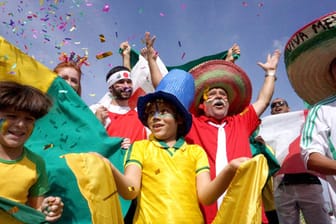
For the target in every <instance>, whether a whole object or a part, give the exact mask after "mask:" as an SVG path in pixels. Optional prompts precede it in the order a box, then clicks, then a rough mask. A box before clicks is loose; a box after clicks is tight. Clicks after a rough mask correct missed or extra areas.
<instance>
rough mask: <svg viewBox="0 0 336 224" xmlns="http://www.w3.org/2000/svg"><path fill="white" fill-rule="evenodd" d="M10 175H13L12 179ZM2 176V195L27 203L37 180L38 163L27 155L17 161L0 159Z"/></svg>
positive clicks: (0, 174)
mask: <svg viewBox="0 0 336 224" xmlns="http://www.w3.org/2000/svg"><path fill="white" fill-rule="evenodd" d="M8 176H11V177H12V178H11V180H10V181H9V180H8ZM0 177H1V178H0V194H1V197H4V198H7V199H10V200H13V201H16V202H20V203H22V204H25V203H26V202H27V200H28V195H29V190H30V188H31V187H32V186H33V185H34V184H35V183H36V181H37V171H36V164H35V163H33V162H32V161H31V160H29V159H28V158H27V157H26V156H24V157H23V158H22V159H21V160H20V161H15V162H2V161H1V160H0ZM18 186H20V187H18Z"/></svg>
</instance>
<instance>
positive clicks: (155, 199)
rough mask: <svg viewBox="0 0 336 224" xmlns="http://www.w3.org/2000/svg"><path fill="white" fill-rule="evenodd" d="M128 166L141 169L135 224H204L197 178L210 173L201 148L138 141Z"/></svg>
mask: <svg viewBox="0 0 336 224" xmlns="http://www.w3.org/2000/svg"><path fill="white" fill-rule="evenodd" d="M128 153H129V154H128V155H127V160H126V166H127V165H129V164H134V163H135V164H137V165H140V166H141V167H142V182H141V183H142V185H141V191H140V195H139V196H138V204H137V206H138V207H137V210H136V213H135V217H134V222H133V223H146V224H147V223H174V224H178V223H186V222H187V223H193V224H194V223H203V220H204V219H203V216H202V213H201V210H200V207H199V203H198V198H197V192H196V175H197V173H200V172H209V163H208V159H207V156H206V153H205V151H204V150H203V149H202V148H201V147H200V146H198V145H187V144H186V143H185V142H184V143H183V144H182V145H181V146H180V147H179V148H163V147H162V146H161V145H160V144H159V142H157V141H149V140H142V141H136V142H135V143H134V144H133V146H132V148H131V149H130V150H129V152H128Z"/></svg>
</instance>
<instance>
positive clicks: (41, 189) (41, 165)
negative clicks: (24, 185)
mask: <svg viewBox="0 0 336 224" xmlns="http://www.w3.org/2000/svg"><path fill="white" fill-rule="evenodd" d="M26 152H27V157H28V158H29V159H30V160H31V161H33V162H34V163H35V164H36V172H37V180H36V182H35V184H34V185H33V186H32V187H31V188H30V189H29V195H30V196H33V197H37V196H42V195H44V194H46V193H47V191H48V190H49V186H48V175H47V171H46V166H45V162H44V160H43V159H42V157H40V156H38V155H37V154H35V153H33V152H32V151H30V150H26Z"/></svg>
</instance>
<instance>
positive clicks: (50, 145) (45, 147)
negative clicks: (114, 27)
mask: <svg viewBox="0 0 336 224" xmlns="http://www.w3.org/2000/svg"><path fill="white" fill-rule="evenodd" d="M52 147H54V144H48V145H45V146H44V147H43V149H44V150H47V149H49V148H52Z"/></svg>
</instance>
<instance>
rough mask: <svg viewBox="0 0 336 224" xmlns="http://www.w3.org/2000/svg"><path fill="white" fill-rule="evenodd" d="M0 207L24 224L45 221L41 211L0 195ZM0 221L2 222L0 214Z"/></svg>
mask: <svg viewBox="0 0 336 224" xmlns="http://www.w3.org/2000/svg"><path fill="white" fill-rule="evenodd" d="M0 209H2V210H4V211H6V212H8V214H11V216H12V217H13V218H15V219H16V220H19V221H21V222H23V223H25V224H39V223H47V222H46V221H45V215H44V214H43V213H41V212H39V211H37V210H36V209H34V208H32V207H29V206H27V205H24V204H21V203H18V202H15V201H12V200H8V199H6V198H3V197H0ZM0 223H2V222H1V216H0Z"/></svg>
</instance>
